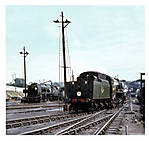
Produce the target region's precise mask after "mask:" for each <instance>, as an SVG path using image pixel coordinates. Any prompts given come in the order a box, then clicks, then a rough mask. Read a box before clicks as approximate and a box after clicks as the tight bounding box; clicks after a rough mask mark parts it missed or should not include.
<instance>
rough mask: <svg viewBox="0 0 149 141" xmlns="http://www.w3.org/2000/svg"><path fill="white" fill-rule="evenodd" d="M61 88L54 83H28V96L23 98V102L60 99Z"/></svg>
mask: <svg viewBox="0 0 149 141" xmlns="http://www.w3.org/2000/svg"><path fill="white" fill-rule="evenodd" d="M59 97H60V91H59V89H58V88H57V87H56V86H54V85H52V84H44V83H40V84H38V83H33V84H31V85H28V89H27V96H26V97H23V98H22V99H21V102H22V103H38V102H41V101H48V100H50V101H52V100H58V98H59Z"/></svg>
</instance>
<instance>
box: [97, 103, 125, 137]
mask: <svg viewBox="0 0 149 141" xmlns="http://www.w3.org/2000/svg"><path fill="white" fill-rule="evenodd" d="M124 108H125V105H124V106H123V107H122V108H120V109H119V110H118V111H117V112H116V113H115V114H113V116H112V117H111V118H110V119H109V120H108V121H107V122H106V123H105V124H104V125H103V127H102V128H98V129H97V130H96V131H95V133H94V135H102V134H104V132H105V131H106V130H107V128H108V127H109V126H110V124H111V123H112V122H113V120H114V119H115V118H116V117H117V116H118V114H119V113H120V112H121V111H122V110H123V109H124Z"/></svg>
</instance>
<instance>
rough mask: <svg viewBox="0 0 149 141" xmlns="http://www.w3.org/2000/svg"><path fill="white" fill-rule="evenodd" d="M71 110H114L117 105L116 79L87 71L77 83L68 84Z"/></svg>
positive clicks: (67, 92) (67, 90) (67, 91)
mask: <svg viewBox="0 0 149 141" xmlns="http://www.w3.org/2000/svg"><path fill="white" fill-rule="evenodd" d="M66 95H67V100H68V104H69V105H70V106H69V110H74V111H78V110H79V109H81V110H90V109H91V110H94V109H103V108H112V107H114V106H115V105H116V101H117V100H116V86H115V85H114V79H113V78H112V77H110V76H108V75H106V74H102V73H100V72H95V71H87V72H83V73H81V74H80V76H79V77H77V81H72V82H66Z"/></svg>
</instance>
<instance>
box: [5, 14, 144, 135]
mask: <svg viewBox="0 0 149 141" xmlns="http://www.w3.org/2000/svg"><path fill="white" fill-rule="evenodd" d="M60 17H61V21H59V20H58V19H57V20H54V21H53V22H54V23H61V24H62V25H61V26H59V27H61V32H60V33H59V34H60V36H59V82H58V81H55V80H53V78H52V77H51V76H52V75H53V74H52V72H53V71H54V70H53V69H52V70H51V69H47V68H46V69H47V70H48V71H49V72H50V73H51V76H50V75H49V74H48V75H49V76H48V77H47V76H44V74H43V73H46V72H44V70H42V71H41V74H42V75H43V76H44V77H45V78H46V77H47V78H46V79H43V81H40V80H39V82H38V81H37V80H32V77H30V78H29V79H31V81H30V82H27V81H28V80H27V77H26V72H27V70H26V57H27V55H28V54H29V53H28V52H27V51H26V47H25V46H24V47H23V51H21V52H19V54H21V55H23V62H24V78H17V77H16V74H13V75H12V82H9V83H7V84H6V86H7V87H6V135H145V73H144V71H143V70H142V71H140V69H139V71H138V70H137V72H133V73H138V72H140V78H138V75H139V74H136V75H137V79H130V78H131V77H130V78H129V76H128V78H127V77H126V78H125V77H124V76H126V75H127V73H126V72H124V73H125V75H124V76H123V77H124V78H123V79H120V78H119V72H115V71H114V72H112V71H111V70H116V71H117V68H118V70H120V69H119V68H120V67H114V69H110V68H109V72H111V74H110V73H108V72H106V71H105V72H103V71H102V69H96V68H97V67H100V65H101V64H99V63H98V62H99V61H100V62H104V66H105V67H108V65H107V64H106V63H105V62H110V65H109V66H112V67H113V66H115V64H118V65H119V64H120V66H121V65H122V66H123V65H124V64H121V62H122V61H121V62H120V63H118V62H117V61H112V60H111V58H113V57H110V59H107V57H108V56H109V54H108V55H105V56H104V58H106V61H101V60H100V59H101V58H100V59H99V60H97V58H96V61H92V63H93V62H94V63H95V62H97V63H98V65H99V66H98V65H96V64H95V67H91V68H86V69H85V70H86V71H84V72H83V70H81V69H80V68H79V69H80V72H79V75H77V77H74V74H73V69H72V68H71V65H70V56H69V50H68V47H67V46H68V43H67V34H66V31H65V28H66V26H68V24H70V23H71V21H69V20H67V19H66V20H65V16H64V15H63V11H62V12H61V15H60ZM59 31H60V30H59ZM65 34H66V36H65ZM65 37H66V40H65ZM48 38H49V37H48ZM110 40H111V39H110ZM61 41H62V43H60V42H61ZM65 42H66V44H65ZM61 44H62V49H61ZM66 45H67V46H66ZM106 46H107V45H106ZM110 46H111V45H110ZM98 48H99V47H98ZM92 50H93V51H94V49H91V50H90V51H89V56H92V57H91V59H92V58H94V53H91V51H92ZM30 52H31V51H30ZM47 52H49V51H47ZM78 52H79V51H78ZM97 52H98V51H97ZM101 52H102V50H101ZM106 52H110V54H112V53H111V51H106ZM114 52H115V50H114ZM41 53H42V52H41ZM61 54H62V56H63V57H62V56H61ZM95 54H96V53H95ZM118 54H119V53H117V54H116V56H117V55H118ZM31 55H33V56H34V54H33V52H31ZM52 55H53V54H52ZM54 55H55V54H54ZM112 55H113V56H115V55H114V54H112ZM78 56H79V55H78ZM99 56H100V55H99V54H98V56H97V57H99ZM124 56H125V55H124ZM101 57H102V56H101ZM79 58H80V60H81V57H79ZM117 58H120V57H118V56H117ZM125 58H126V57H125ZM131 58H132V54H131ZM62 59H63V60H62ZM86 59H87V58H85V62H86V63H87V66H90V64H89V63H90V61H87V60H86ZM45 60H47V59H45ZM45 60H44V62H46V61H45ZM48 60H50V59H48ZM53 60H54V59H52V61H51V62H53ZM109 60H110V61H109ZM118 60H119V59H118ZM135 61H136V60H135ZM37 62H38V60H37ZM125 62H126V60H125ZM127 62H129V61H127ZM32 63H33V64H35V62H32ZM42 63H43V62H42ZM111 63H112V65H111ZM83 64H84V63H83ZM113 64H114V65H113ZM77 65H78V63H77V64H76V66H77ZM81 65H82V64H81ZM127 65H128V64H127ZM46 66H47V64H46ZM48 66H52V64H50V65H48ZM54 66H55V64H54ZM74 66H75V65H74ZM101 66H102V65H101ZM128 66H129V65H128ZM132 66H133V65H132ZM30 67H31V66H30ZM81 67H82V68H83V66H81ZM33 68H34V67H33ZM29 69H30V68H29ZM34 69H35V68H34ZM75 69H77V67H76V68H75ZM83 69H84V68H83ZM133 69H134V68H133ZM37 70H39V71H40V69H39V68H38V69H37ZM97 70H98V71H97ZM121 71H122V72H123V71H124V69H123V68H122V70H121ZM30 72H31V74H32V75H35V76H36V74H34V71H31V70H30ZM49 72H48V73H49ZM113 73H114V74H113ZM109 74H110V75H109ZM56 75H57V74H56ZM53 76H54V75H53ZM36 77H37V79H38V76H36ZM39 77H40V76H39ZM49 77H51V78H50V79H49ZM68 78H69V80H68Z"/></svg>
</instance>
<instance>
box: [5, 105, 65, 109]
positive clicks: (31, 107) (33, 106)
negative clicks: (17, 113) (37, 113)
mask: <svg viewBox="0 0 149 141" xmlns="http://www.w3.org/2000/svg"><path fill="white" fill-rule="evenodd" d="M63 105H64V104H51V105H32V106H8V107H6V110H17V109H35V108H53V107H63Z"/></svg>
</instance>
